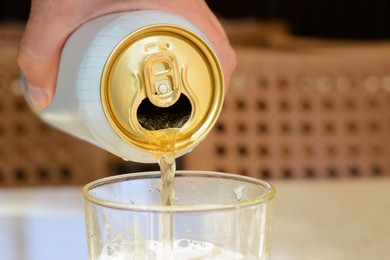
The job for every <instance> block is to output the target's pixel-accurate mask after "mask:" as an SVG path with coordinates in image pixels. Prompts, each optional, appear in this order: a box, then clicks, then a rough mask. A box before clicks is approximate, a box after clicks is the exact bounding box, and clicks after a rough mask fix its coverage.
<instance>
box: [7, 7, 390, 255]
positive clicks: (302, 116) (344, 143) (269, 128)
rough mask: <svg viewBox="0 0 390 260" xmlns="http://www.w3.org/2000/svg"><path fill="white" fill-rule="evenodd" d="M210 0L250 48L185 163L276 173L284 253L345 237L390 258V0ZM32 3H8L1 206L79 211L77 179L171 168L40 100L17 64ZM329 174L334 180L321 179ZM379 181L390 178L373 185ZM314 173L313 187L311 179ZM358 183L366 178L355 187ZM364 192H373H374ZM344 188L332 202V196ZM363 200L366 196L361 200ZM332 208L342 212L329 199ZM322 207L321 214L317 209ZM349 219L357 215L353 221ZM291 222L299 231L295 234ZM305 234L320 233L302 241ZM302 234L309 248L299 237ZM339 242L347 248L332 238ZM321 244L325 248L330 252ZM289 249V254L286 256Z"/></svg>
mask: <svg viewBox="0 0 390 260" xmlns="http://www.w3.org/2000/svg"><path fill="white" fill-rule="evenodd" d="M207 3H208V4H209V6H210V7H211V9H212V10H213V11H214V12H215V13H216V14H217V16H218V17H219V19H220V20H221V22H222V24H223V26H224V28H225V30H226V32H227V34H228V37H229V39H230V41H231V43H232V45H233V47H234V49H235V50H236V52H237V59H238V64H237V69H236V71H235V73H234V75H233V77H232V81H231V84H230V86H229V92H228V94H227V96H226V101H225V104H224V108H223V112H222V114H221V116H220V118H219V120H218V122H217V124H216V126H215V127H214V129H213V130H212V132H211V133H210V135H209V136H208V137H207V138H206V139H205V140H204V141H203V142H202V143H201V144H200V145H199V146H198V147H197V148H196V149H194V151H193V152H191V153H189V154H188V155H185V156H183V157H182V158H180V159H178V169H192V170H193V169H199V170H214V171H223V172H231V173H239V174H243V175H247V176H252V177H255V178H261V179H265V180H269V181H271V182H273V183H276V187H277V191H278V192H279V193H278V194H279V195H278V196H279V197H278V200H277V205H282V206H279V209H278V208H277V211H276V213H277V214H276V216H277V217H276V218H277V219H276V225H275V234H276V235H275V246H274V248H276V249H275V251H276V252H275V254H274V255H276V256H277V257H276V258H275V259H300V260H302V259H314V258H313V257H307V258H305V257H302V255H301V256H300V257H296V258H294V257H293V254H290V257H289V256H288V255H287V253H288V252H292V251H293V252H298V251H297V250H296V251H294V250H292V251H289V250H290V249H291V248H290V247H291V246H292V245H296V246H297V249H299V252H300V253H301V254H302V252H305V250H303V249H302V248H304V245H305V244H304V243H306V242H308V241H309V242H310V241H317V242H318V241H320V242H318V243H317V242H316V245H317V248H314V249H313V250H314V251H313V254H312V255H311V256H318V255H321V254H317V253H316V251H315V250H318V252H322V253H323V254H324V255H326V254H327V253H328V252H335V251H332V250H333V249H334V248H336V249H337V250H338V251H337V250H336V251H337V252H336V253H339V256H340V255H342V254H343V253H345V252H354V251H356V252H360V251H361V250H364V249H365V248H368V247H366V246H367V245H370V246H371V247H370V248H371V249H372V250H371V251H370V254H368V255H365V258H366V259H387V258H386V255H387V256H388V255H389V253H390V252H388V250H387V251H386V248H387V249H388V248H390V241H389V237H390V235H389V234H390V230H389V227H388V225H386V224H385V222H386V221H385V219H386V218H387V219H388V218H390V212H389V207H388V206H389V205H390V202H389V200H388V199H386V198H389V197H390V194H389V193H388V191H389V190H390V189H389V187H388V186H385V185H388V183H389V181H388V180H389V178H388V177H390V15H388V11H389V10H390V1H387V0H317V1H312V0H256V1H249V0H244V1H233V0H223V1H222V0H208V1H207ZM29 6H30V2H29V1H24V0H19V1H18V2H15V1H2V2H1V3H0V57H1V58H0V194H2V195H1V196H0V197H1V198H2V199H0V202H1V203H0V212H6V209H8V208H9V207H10V206H9V205H10V204H9V203H8V204H7V202H10V203H13V202H14V203H15V205H24V206H25V204H23V203H24V202H26V201H27V202H28V201H30V200H33V199H32V198H35V199H36V200H40V199H42V196H53V199H54V198H55V199H58V203H60V204H61V205H62V207H65V208H66V207H68V206H69V207H70V208H73V207H78V209H79V208H80V207H82V206H81V205H80V203H81V202H80V201H81V200H82V199H81V196H76V195H74V194H75V193H74V190H73V193H71V194H73V195H69V193H67V188H64V187H69V189H73V188H72V187H76V189H75V190H76V191H78V190H79V187H80V185H84V184H86V183H87V182H89V181H92V180H95V179H98V178H101V177H105V176H111V175H116V174H122V173H127V172H136V171H145V170H156V169H158V166H157V165H156V164H137V163H132V162H124V161H122V160H121V159H119V158H116V157H114V156H112V155H110V154H108V153H106V152H105V151H102V150H101V149H99V148H96V147H94V146H92V145H89V144H87V143H85V142H83V141H80V140H77V139H74V138H73V137H70V136H68V135H65V134H63V133H61V132H59V131H57V130H55V129H53V128H52V127H50V126H48V125H46V124H45V123H43V122H42V121H41V120H39V119H38V118H37V117H36V116H35V115H34V114H33V113H32V112H31V111H30V109H29V108H28V106H27V105H26V103H25V101H24V97H23V96H22V93H21V90H20V85H19V82H18V77H19V69H18V67H17V65H16V54H17V48H18V42H19V40H20V37H21V34H22V33H23V29H24V25H25V22H26V19H27V17H28V12H29ZM316 180H321V181H322V182H324V181H325V182H327V183H333V184H330V186H320V185H321V184H318V183H320V182H317V181H316ZM335 180H337V182H335ZM373 180H374V181H375V183H377V182H379V183H381V184H379V186H378V184H374V186H370V187H366V186H365V184H366V183H372V181H373ZM308 182H309V183H310V186H304V185H305V183H308ZM356 182H358V183H361V184H359V185H361V186H352V187H351V186H349V185H351V184H350V183H356ZM291 183H293V184H291ZM336 183H340V184H336ZM288 185H295V186H288ZM332 185H333V186H332ZM334 185H336V186H334ZM337 185H341V186H337ZM352 185H355V184H352ZM381 185H382V186H381ZM11 187H12V189H8V188H11ZM21 187H23V189H17V188H21ZM28 187H39V188H43V187H46V188H49V189H50V188H52V187H58V188H57V190H56V193H51V192H50V190H49V193H43V194H44V195H42V196H41V195H39V194H40V193H33V194H35V195H31V193H28V192H27V193H24V191H25V190H26V188H28ZM64 189H65V190H64ZM13 190H16V191H17V194H15V193H13V192H12V191H13ZM363 190H366V191H367V194H371V195H372V196H373V197H369V196H368V195H367V194H364V193H362V191H363ZM300 191H304V192H303V193H300ZM386 191H387V193H386ZM34 192H35V190H34ZM305 192H306V193H305ZM331 192H332V194H333V195H334V198H333V199H332V200H331V198H332V196H330V197H329V196H328V195H329V193H331ZM23 194H24V195H23ZM45 194H46V195H45ZM54 194H56V195H54ZM335 194H337V196H336V195H335ZM374 195H375V196H374ZM343 196H344V197H343ZM19 197H20V200H18V198H19ZM310 197H312V198H313V199H312V200H310ZM371 198H372V199H374V198H375V202H377V203H376V204H375V206H374V208H375V210H371V211H369V212H370V213H369V214H368V213H367V215H366V213H364V212H365V210H367V209H369V208H371V207H372V206H373V205H374V203H371V202H372V201H373V200H371ZM288 199H290V200H288ZM324 199H325V201H324ZM353 199H356V200H358V201H360V202H361V203H364V204H361V205H360V204H359V205H358V204H357V202H356V200H353ZM21 201H23V203H22V202H21ZM72 201H73V202H72ZM337 201H340V203H344V204H337ZM378 201H379V202H378ZM71 202H72V203H73V204H72V203H71ZM18 203H19V204H18ZM20 203H21V204H20ZM29 203H30V202H29ZM283 203H284V204H283ZM305 203H306V204H305ZM327 203H328V204H327ZM334 203H336V204H335V205H338V206H337V207H336V208H332V207H331V205H333V204H334ZM55 204H57V203H56V202H53V204H50V203H49V205H46V206H47V209H48V210H49V211H50V210H52V208H53V207H58V206H55ZM346 204H348V205H349V206H350V207H354V206H355V208H352V209H348V207H344V206H345V205H346ZM72 205H73V206H72ZM294 205H298V206H299V205H300V206H301V208H300V210H301V211H302V212H306V213H302V214H301V215H299V214H300V213H299V212H300V211H299V212H298V211H297V209H296V208H294ZM319 205H321V207H323V210H322V211H321V208H320V207H319ZM24 206H23V207H24ZM327 207H328V208H329V211H327V210H325V209H328V208H327ZM345 208H346V209H345ZM61 209H62V210H63V208H61ZM1 210H3V211H1ZM343 210H346V211H343ZM349 210H352V211H353V214H352V213H351V211H349ZM61 212H62V211H60V213H59V215H61V214H62V213H63V212H62V213H61ZM64 212H65V211H64ZM66 212H68V213H69V212H71V210H70V211H66ZM77 212H78V213H77V214H79V211H77ZM336 212H342V213H340V214H338V215H337V214H336ZM362 212H363V213H362ZM367 212H368V211H367ZM375 212H377V213H375ZM68 213H67V214H68ZM77 214H76V215H77ZM291 214H292V215H291ZM309 215H310V216H315V217H316V218H315V219H316V220H313V219H312V218H308V217H307V216H309ZM70 216H71V215H66V220H65V217H64V219H62V220H61V221H63V222H61V223H65V222H66V221H68V222H69V221H74V222H69V223H70V225H71V226H72V227H78V229H77V230H78V231H79V229H80V228H82V226H83V223H82V222H80V221H79V220H80V216H78V215H77V216H76V217H75V218H74V219H73V220H72V218H71V217H70ZM278 216H279V217H278ZM362 216H363V217H364V218H363V219H360V218H359V217H362ZM61 217H63V216H61ZM21 219H22V218H19V220H18V221H19V222H15V221H14V220H12V219H8V220H7V217H5V218H0V232H1V231H4V230H6V231H7V230H8V233H7V232H6V233H3V234H2V233H0V243H1V244H6V245H10V243H11V242H12V241H13V242H12V243H15V245H18V243H19V242H20V237H19V238H15V239H14V240H12V238H11V239H10V234H19V236H22V237H23V236H26V233H23V232H22V231H23V230H25V229H24V228H26V227H27V226H28V225H27V224H26V221H22V220H21ZM43 219H44V222H45V223H51V224H50V225H52V226H53V227H54V226H56V225H57V224H56V223H58V219H57V220H53V222H50V221H49V220H48V219H46V218H43ZM75 219H77V220H75ZM81 219H82V217H81ZM291 219H294V220H296V221H297V222H295V223H294V224H291V223H290V222H288V221H291ZM11 220H12V221H11ZM41 220H42V218H41ZM299 220H302V221H301V222H299ZM320 220H323V221H322V222H321V221H320ZM7 221H8V222H7ZM316 221H317V222H316ZM332 221H333V222H332ZM351 221H352V222H351ZM354 221H355V222H354ZM336 222H337V223H343V224H342V226H343V227H346V229H343V228H340V226H339V225H336V224H335V223H336ZM31 223H32V224H33V227H35V229H34V230H32V231H31V229H29V232H32V233H29V235H31V234H32V236H33V237H34V235H37V234H38V233H39V232H38V230H41V231H42V230H44V229H42V227H43V226H44V225H43V224H42V223H41V222H39V223H41V224H39V223H38V222H36V223H35V222H34V219H33V221H32V222H31ZM31 223H30V224H31ZM34 223H35V224H34ZM351 223H352V224H351ZM380 224H383V225H382V226H381V225H380ZM40 225H42V226H40ZM321 226H322V227H324V228H323V229H321ZM294 227H296V230H294ZM364 227H366V228H368V229H367V230H365V231H364V232H365V233H364V232H363V231H362V234H363V235H362V236H361V241H360V240H358V239H357V237H359V235H356V236H354V235H352V234H354V232H357V234H360V233H359V232H360V231H359V230H360V229H361V228H364ZM305 228H306V229H305ZM317 228H318V229H320V230H317ZM15 230H17V231H18V230H19V231H21V230H22V231H21V232H22V233H18V232H19V231H18V232H16V233H15V232H14V231H15ZM69 230H72V229H68V230H60V231H59V232H62V233H63V235H64V236H63V237H62V238H61V239H62V240H61V239H60V238H59V237H57V236H52V238H53V241H55V242H54V243H57V242H58V243H65V244H66V245H67V243H68V244H72V243H71V241H72V239H74V236H73V235H69V234H68V235H69V236H68V237H67V236H66V234H67V233H66V232H69ZM302 230H306V231H307V230H312V231H313V232H316V231H318V233H315V234H317V235H318V234H325V233H326V232H327V231H329V232H330V231H332V232H333V234H328V235H324V237H323V238H322V239H321V238H320V237H321V235H318V236H314V235H313V236H309V235H307V234H308V233H309V232H302ZM356 230H358V231H356ZM49 231H50V230H49ZM49 231H48V232H49ZM78 231H77V232H78ZM286 231H289V232H291V233H288V235H287V236H286V234H287V233H286ZM366 231H367V232H366ZM34 232H35V233H34ZM75 232H76V231H75ZM283 232H284V233H283ZM337 232H344V233H341V234H340V233H337ZM370 232H371V233H370ZM297 234H299V235H297ZM313 234H314V233H313ZM334 234H338V236H337V237H338V239H336V240H334V239H333V238H334V236H335V235H334ZM305 235H307V236H305ZM43 236H46V235H45V234H44V235H43ZM302 236H305V238H306V240H304V239H302V240H300V238H302ZM283 237H284V238H286V237H290V238H291V237H294V241H285V242H286V243H282V242H281V240H282V239H283ZM352 237H354V238H356V240H353V238H352ZM39 238H42V234H41V236H40V237H39ZM34 239H38V238H37V237H34ZM56 239H57V240H56ZM58 239H59V240H58ZM316 239H318V240H316ZM30 240H31V239H30ZM30 240H28V241H30ZM10 241H11V242H10ZM15 241H16V242H15ZM23 241H24V243H25V244H24V246H26V245H28V246H31V243H30V242H28V243H27V242H26V241H27V240H23ZM35 241H41V240H39V239H38V240H35ZM81 241H82V239H81ZM297 241H301V242H302V245H299V244H298V245H297ZM333 241H335V242H334V244H333V246H334V247H333V249H332V250H330V249H329V248H326V245H328V244H329V243H332V242H333ZM346 241H347V242H346ZM356 241H358V242H356ZM373 241H375V242H373ZM46 242H47V241H46ZM46 242H43V243H46ZM294 242H295V244H294ZM322 242H323V243H322ZM336 242H337V245H336V244H335V243H336ZM360 242H361V243H362V244H359V243H360ZM36 243H38V242H36ZM36 243H35V244H36ZM320 245H325V247H324V248H322V249H323V250H322V251H321V248H320ZM361 245H364V246H361ZM21 246H23V245H21ZM38 246H39V245H38ZM348 246H351V248H349V249H350V250H348ZM79 247H80V245H79ZM10 248H12V245H11V246H10ZM31 248H33V247H31ZM31 248H30V249H31ZM83 248H84V246H82V247H81V249H79V248H78V250H84V249H85V248H84V249H83ZM305 248H306V247H305ZM307 250H309V249H307ZM359 250H360V251H359ZM381 250H382V251H381ZM83 252H84V251H83ZM281 252H282V253H283V252H286V255H285V257H283V254H282V253H281ZM373 252H375V253H378V254H380V253H382V255H381V256H383V258H381V257H375V256H373V254H372V253H373ZM46 253H47V252H46ZM62 253H64V254H66V253H67V254H69V253H70V251H67V252H62ZM84 253H85V252H84ZM336 253H335V255H336ZM15 254H17V255H15ZM329 254H330V253H329ZM308 255H310V254H308ZM335 255H333V256H329V258H327V257H326V256H325V258H321V259H360V258H364V255H359V256H353V257H351V258H346V257H343V256H340V257H338V258H337V257H335ZM0 256H1V255H0ZM0 258H1V257H0ZM70 258H72V257H70ZM2 259H59V258H58V256H57V255H56V257H55V258H50V257H49V258H47V257H46V258H45V257H43V258H42V257H40V258H39V257H37V258H29V257H28V256H26V255H23V252H22V251H15V252H14V253H13V255H12V253H11V255H10V256H9V257H8V258H7V257H3V258H2ZM67 259H69V257H68V258H67ZM72 259H76V258H75V257H74V258H72ZM81 259H83V258H81ZM316 259H320V258H316Z"/></svg>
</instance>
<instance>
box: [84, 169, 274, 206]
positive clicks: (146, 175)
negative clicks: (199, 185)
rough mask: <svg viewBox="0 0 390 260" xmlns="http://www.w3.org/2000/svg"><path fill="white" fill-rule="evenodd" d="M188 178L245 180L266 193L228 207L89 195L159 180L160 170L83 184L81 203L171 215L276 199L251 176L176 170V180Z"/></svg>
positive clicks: (262, 182)
mask: <svg viewBox="0 0 390 260" xmlns="http://www.w3.org/2000/svg"><path fill="white" fill-rule="evenodd" d="M188 176H192V177H209V178H221V179H225V180H226V179H229V180H237V181H245V182H247V183H252V184H255V185H260V186H262V187H264V188H265V193H264V194H262V195H260V196H256V197H254V198H250V199H247V200H238V201H235V202H234V203H229V204H202V205H173V206H162V205H152V206H151V205H147V206H143V205H135V204H128V203H123V202H115V201H109V200H104V199H101V198H98V197H96V196H94V195H92V194H91V193H90V191H91V190H92V189H94V188H96V187H99V186H103V185H106V184H111V183H117V182H123V181H128V180H137V179H154V178H158V179H159V178H160V177H161V174H160V171H146V172H137V173H126V174H121V175H115V176H110V177H105V178H101V179H98V180H95V181H92V182H90V183H88V184H86V185H85V186H84V187H83V188H82V193H83V196H84V200H87V201H89V202H92V203H94V204H97V205H100V206H103V207H106V208H112V209H118V210H129V211H139V212H174V213H180V212H202V211H223V210H234V209H237V208H244V207H250V206H254V205H258V204H262V203H265V202H267V201H269V200H271V199H273V198H274V197H275V188H274V186H272V185H271V184H270V183H268V182H266V181H264V180H261V179H256V178H253V177H248V176H244V175H238V174H232V173H224V172H216V171H196V170H178V171H176V172H175V178H176V177H188Z"/></svg>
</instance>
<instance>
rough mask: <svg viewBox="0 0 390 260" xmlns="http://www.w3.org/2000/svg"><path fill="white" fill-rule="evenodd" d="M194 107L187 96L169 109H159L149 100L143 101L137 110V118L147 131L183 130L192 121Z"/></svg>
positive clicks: (182, 96)
mask: <svg viewBox="0 0 390 260" xmlns="http://www.w3.org/2000/svg"><path fill="white" fill-rule="evenodd" d="M191 112H192V106H191V102H190V100H189V99H188V98H187V97H186V95H184V94H181V95H180V97H179V99H178V100H177V101H176V102H175V103H174V104H173V105H171V106H169V107H158V106H155V105H153V104H152V102H150V100H149V99H148V98H145V99H144V100H142V102H141V104H140V105H139V107H138V109H137V118H138V122H139V123H140V124H141V126H142V127H143V128H145V129H147V130H161V129H167V128H181V127H182V126H183V125H184V124H185V123H186V122H187V121H188V119H190V116H191Z"/></svg>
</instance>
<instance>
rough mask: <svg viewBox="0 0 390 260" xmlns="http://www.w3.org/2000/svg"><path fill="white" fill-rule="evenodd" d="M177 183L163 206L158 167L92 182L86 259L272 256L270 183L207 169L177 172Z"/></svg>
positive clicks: (87, 208) (85, 190)
mask: <svg viewBox="0 0 390 260" xmlns="http://www.w3.org/2000/svg"><path fill="white" fill-rule="evenodd" d="M174 182H175V204H174V205H173V206H163V205H162V198H161V186H160V173H159V172H144V173H132V174H124V175H117V176H113V177H108V178H103V179H100V180H96V181H94V182H91V183H89V184H87V185H86V186H85V187H84V188H83V195H84V200H85V218H86V227H87V240H88V255H89V259H93V260H95V259H100V260H103V259H115V260H120V259H147V260H150V259H161V260H168V259H181V260H182V259H223V260H228V259H246V260H254V259H261V260H266V259H269V257H270V245H271V240H270V238H271V226H272V214H273V204H274V195H275V189H274V188H273V187H272V186H271V185H270V184H269V183H267V182H265V181H262V180H258V179H255V178H250V177H246V176H241V175H235V174H228V173H220V172H206V171H177V172H176V175H175V180H174Z"/></svg>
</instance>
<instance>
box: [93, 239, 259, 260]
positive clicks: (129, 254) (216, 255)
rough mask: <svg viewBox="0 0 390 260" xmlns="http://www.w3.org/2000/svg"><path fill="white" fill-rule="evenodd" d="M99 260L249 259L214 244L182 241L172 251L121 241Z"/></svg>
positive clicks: (157, 245) (160, 245)
mask: <svg viewBox="0 0 390 260" xmlns="http://www.w3.org/2000/svg"><path fill="white" fill-rule="evenodd" d="M98 259H99V260H113V259H115V260H125V259H126V260H128V259H141V260H142V259H148V260H149V259H151V260H152V259H154V260H179V259H180V260H198V259H202V260H236V259H247V258H244V255H243V254H241V253H237V252H233V251H231V250H229V249H228V248H224V247H220V246H217V245H214V244H212V243H208V242H202V241H196V240H190V239H181V240H177V241H175V242H174V244H173V248H172V249H169V248H164V244H163V243H162V242H159V241H136V242H134V241H121V243H120V244H119V243H118V242H115V243H114V244H113V243H111V244H108V245H106V246H105V247H104V249H103V251H102V253H101V255H100V257H99V258H98ZM249 259H256V258H249Z"/></svg>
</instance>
